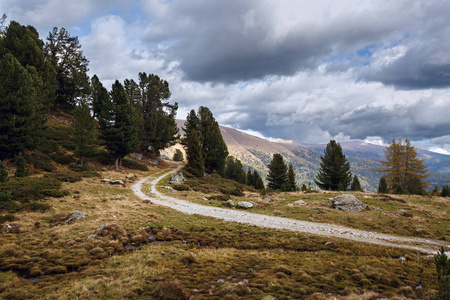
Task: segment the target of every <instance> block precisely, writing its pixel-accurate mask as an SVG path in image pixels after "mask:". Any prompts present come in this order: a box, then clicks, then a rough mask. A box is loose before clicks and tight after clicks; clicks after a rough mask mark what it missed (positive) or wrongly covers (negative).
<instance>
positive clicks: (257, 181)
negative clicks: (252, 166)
mask: <svg viewBox="0 0 450 300" xmlns="http://www.w3.org/2000/svg"><path fill="white" fill-rule="evenodd" d="M253 180H254V184H253V187H254V188H255V189H257V190H264V189H265V186H264V182H263V180H262V178H261V176H260V175H259V174H258V172H256V170H254V171H253Z"/></svg>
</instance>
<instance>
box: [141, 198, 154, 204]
mask: <svg viewBox="0 0 450 300" xmlns="http://www.w3.org/2000/svg"><path fill="white" fill-rule="evenodd" d="M142 202H144V203H145V204H153V202H152V201H151V200H149V199H145V200H144V201H142Z"/></svg>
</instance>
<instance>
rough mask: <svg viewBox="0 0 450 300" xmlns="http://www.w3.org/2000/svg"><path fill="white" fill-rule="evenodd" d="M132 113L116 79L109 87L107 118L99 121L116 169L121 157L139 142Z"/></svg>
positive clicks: (125, 95)
mask: <svg viewBox="0 0 450 300" xmlns="http://www.w3.org/2000/svg"><path fill="white" fill-rule="evenodd" d="M134 113H135V112H134V110H133V107H132V106H131V105H130V102H129V101H128V97H127V94H126V92H125V89H124V88H123V86H122V84H121V83H120V82H119V81H118V80H116V82H115V83H114V84H113V86H112V89H111V102H110V104H109V105H108V110H107V113H106V114H105V115H106V116H105V117H107V118H108V119H104V120H102V121H101V122H100V124H101V126H102V127H101V136H102V139H103V140H104V141H105V144H106V147H107V148H108V150H109V151H111V153H112V154H113V156H114V157H115V159H116V161H115V166H116V169H119V167H120V165H121V161H122V158H123V157H124V156H125V155H127V154H129V153H131V152H132V151H133V150H134V149H136V147H137V146H138V143H139V140H138V130H139V129H138V128H137V126H136V124H135V123H134V120H133V115H134Z"/></svg>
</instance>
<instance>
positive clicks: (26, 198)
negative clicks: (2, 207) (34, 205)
mask: <svg viewBox="0 0 450 300" xmlns="http://www.w3.org/2000/svg"><path fill="white" fill-rule="evenodd" d="M12 196H13V198H14V200H16V201H19V202H23V203H26V202H30V201H34V200H38V199H39V198H40V197H39V195H38V192H37V191H36V190H35V189H34V188H33V187H31V186H22V187H20V188H18V189H16V190H13V192H12Z"/></svg>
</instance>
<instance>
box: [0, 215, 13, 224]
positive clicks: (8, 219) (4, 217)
mask: <svg viewBox="0 0 450 300" xmlns="http://www.w3.org/2000/svg"><path fill="white" fill-rule="evenodd" d="M15 219H16V217H15V216H14V215H13V214H5V215H0V224H3V223H5V222H12V221H14V220H15Z"/></svg>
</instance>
